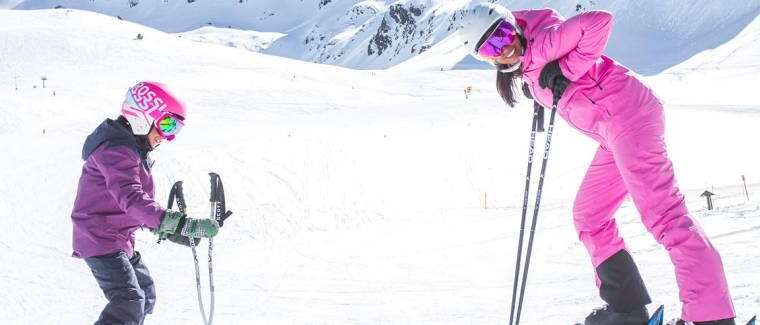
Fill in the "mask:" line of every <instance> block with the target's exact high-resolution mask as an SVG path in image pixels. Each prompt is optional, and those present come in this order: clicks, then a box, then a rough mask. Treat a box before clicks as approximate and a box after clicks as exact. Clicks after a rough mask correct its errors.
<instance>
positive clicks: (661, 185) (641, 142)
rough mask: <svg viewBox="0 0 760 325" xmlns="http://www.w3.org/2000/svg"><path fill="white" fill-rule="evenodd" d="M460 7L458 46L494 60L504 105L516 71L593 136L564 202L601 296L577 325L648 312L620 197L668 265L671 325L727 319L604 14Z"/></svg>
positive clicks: (618, 324)
mask: <svg viewBox="0 0 760 325" xmlns="http://www.w3.org/2000/svg"><path fill="white" fill-rule="evenodd" d="M466 14H467V15H470V17H469V20H466V21H465V23H464V26H463V28H462V30H460V36H461V37H462V40H463V43H464V44H465V47H466V48H467V49H468V50H469V51H470V53H472V54H473V55H474V56H475V57H476V58H479V59H481V60H484V61H487V62H490V63H491V64H493V65H495V66H496V68H497V90H498V92H499V94H500V95H501V97H502V98H503V99H504V101H505V102H506V103H507V104H508V105H509V106H514V104H515V103H516V96H515V94H514V92H515V89H517V88H518V86H516V82H517V81H516V80H515V79H516V78H517V77H520V78H521V79H522V81H523V83H524V84H523V87H522V88H523V89H524V91H525V92H526V94H527V95H528V96H530V97H532V98H534V99H535V100H537V101H538V102H539V103H540V104H541V105H542V106H544V107H552V104H553V103H554V102H555V100H556V101H557V104H558V105H557V113H558V114H559V115H560V116H561V117H562V118H564V119H565V120H566V121H567V122H568V124H570V125H571V126H573V127H574V128H575V129H577V130H579V131H580V132H581V133H583V134H585V135H587V136H589V137H591V138H592V139H594V140H595V141H597V142H598V143H599V149H598V150H597V152H596V156H595V157H594V159H593V161H592V162H591V166H590V167H589V169H588V171H587V173H586V176H585V178H584V180H583V183H582V184H581V187H580V190H579V191H578V194H577V197H576V199H575V205H574V208H573V217H574V221H575V227H576V229H577V231H578V235H579V237H580V240H581V241H582V242H583V243H584V244H585V246H586V248H587V250H588V252H589V253H590V255H591V260H592V263H593V266H594V267H595V271H596V276H597V285H598V287H599V293H600V296H601V298H602V300H604V301H605V302H606V303H607V305H606V306H604V307H602V308H599V309H597V310H595V311H593V312H592V313H591V314H590V315H588V317H586V320H585V324H587V325H592V324H615V325H626V324H635V325H641V324H645V323H646V321H647V318H648V312H647V310H646V308H645V305H647V304H649V303H650V302H651V300H650V297H649V294H648V292H647V290H646V287H645V286H644V282H643V280H642V279H641V276H640V275H639V271H638V269H637V267H636V264H635V263H634V261H633V258H632V257H631V255H630V254H629V252H628V251H627V249H626V245H625V243H624V242H623V239H622V238H621V237H620V234H619V233H618V228H617V225H616V224H615V219H614V218H613V215H614V213H615V210H617V208H618V207H619V206H620V204H621V203H622V202H623V199H624V198H625V197H626V195H628V194H630V195H631V197H632V198H633V202H634V203H635V204H636V207H637V208H638V210H639V212H640V214H641V217H642V221H643V222H644V225H645V226H646V228H647V230H649V232H650V233H652V235H654V237H655V239H656V240H657V241H658V242H659V243H660V244H662V245H663V246H665V249H667V251H668V253H669V254H670V258H671V260H672V262H673V264H674V266H675V271H676V278H677V281H678V287H679V290H680V299H681V302H682V303H683V310H682V319H683V320H678V324H684V323H686V324H691V323H689V322H687V321H691V322H694V324H714V325H717V324H720V325H725V324H734V320H733V318H734V307H733V303H732V301H731V296H730V294H729V289H728V284H727V283H726V277H725V274H724V271H723V265H722V262H721V258H720V256H719V254H718V252H717V251H716V249H715V248H714V247H713V246H712V244H711V243H710V241H709V240H708V239H707V236H706V235H705V233H704V231H703V230H702V229H701V228H700V226H699V225H698V224H697V222H696V221H695V220H694V219H693V218H692V217H691V216H690V215H689V212H688V211H687V209H686V205H685V203H684V197H683V195H682V194H681V193H680V191H679V189H678V187H677V184H676V180H675V177H674V172H673V166H672V164H671V162H670V160H669V158H668V156H667V151H666V149H665V141H664V115H663V108H662V104H661V102H660V101H659V99H658V98H657V97H656V96H655V95H654V94H653V92H652V91H651V90H650V89H649V88H647V86H645V85H644V84H642V83H641V82H640V81H639V80H637V79H636V77H635V76H634V75H633V74H632V73H630V72H629V70H628V69H627V68H626V67H624V66H622V65H621V64H619V63H617V62H615V61H614V60H612V59H610V58H608V57H607V56H604V55H602V51H603V50H604V48H605V47H606V44H607V40H608V38H609V36H610V32H611V28H612V15H611V14H610V13H608V12H604V11H590V12H585V13H582V14H579V15H577V16H575V17H572V18H570V19H567V20H565V19H564V18H562V17H561V16H560V15H559V14H558V13H557V12H556V11H555V10H553V9H540V10H524V11H514V12H510V11H509V10H507V9H506V8H504V7H502V6H499V5H495V4H491V3H475V4H473V5H472V7H470V8H469V10H468V11H467V13H466ZM465 19H468V18H465ZM632 46H634V45H632ZM684 320H686V321H684Z"/></svg>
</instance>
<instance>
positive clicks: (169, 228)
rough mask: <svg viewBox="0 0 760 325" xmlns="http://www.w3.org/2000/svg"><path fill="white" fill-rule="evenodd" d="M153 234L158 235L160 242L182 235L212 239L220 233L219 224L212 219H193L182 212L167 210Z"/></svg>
mask: <svg viewBox="0 0 760 325" xmlns="http://www.w3.org/2000/svg"><path fill="white" fill-rule="evenodd" d="M152 232H153V233H154V234H156V235H158V240H159V241H161V240H165V239H171V238H174V239H177V238H176V237H177V236H180V235H181V236H184V237H188V238H211V237H214V236H216V234H218V233H219V223H218V222H216V220H211V219H192V218H188V217H187V216H185V214H184V213H182V212H178V211H172V210H166V212H165V213H164V216H163V217H162V218H161V224H160V225H159V226H158V229H154V230H152ZM172 241H174V240H172Z"/></svg>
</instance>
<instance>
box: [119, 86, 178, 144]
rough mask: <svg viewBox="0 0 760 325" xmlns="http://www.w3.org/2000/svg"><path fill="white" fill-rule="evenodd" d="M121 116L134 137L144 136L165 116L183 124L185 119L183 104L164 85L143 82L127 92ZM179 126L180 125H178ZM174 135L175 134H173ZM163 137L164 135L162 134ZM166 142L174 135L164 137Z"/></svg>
mask: <svg viewBox="0 0 760 325" xmlns="http://www.w3.org/2000/svg"><path fill="white" fill-rule="evenodd" d="M125 97H126V98H125V99H124V104H122V106H121V115H122V116H124V117H125V118H126V119H127V121H129V125H130V126H131V127H132V133H134V134H135V135H146V134H148V133H149V132H150V129H151V127H156V128H157V129H158V128H159V126H158V125H157V121H161V120H162V119H163V118H165V117H166V116H167V115H170V116H171V117H173V118H175V119H176V120H178V122H179V123H180V124H184V120H185V118H186V116H187V115H186V109H185V104H184V103H183V102H182V101H180V100H179V99H178V98H177V97H174V95H173V94H172V93H171V92H170V91H169V89H168V88H167V87H166V85H163V84H161V83H158V82H153V81H143V82H140V83H138V84H136V85H134V86H133V87H132V88H129V90H127V94H126V96H125ZM180 126H181V125H180ZM175 133H176V132H175ZM162 135H164V133H162ZM164 137H165V138H166V139H167V140H170V141H171V140H173V139H174V134H171V135H164Z"/></svg>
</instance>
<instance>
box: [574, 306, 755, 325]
mask: <svg viewBox="0 0 760 325" xmlns="http://www.w3.org/2000/svg"><path fill="white" fill-rule="evenodd" d="M664 310H665V306H664V305H660V307H658V308H657V310H655V312H654V314H653V315H652V317H650V318H649V321H648V322H647V325H663V321H664V319H665V312H664ZM668 324H672V323H668ZM575 325H583V323H575ZM746 325H757V316H752V318H751V319H750V320H749V321H748V322H747V324H746Z"/></svg>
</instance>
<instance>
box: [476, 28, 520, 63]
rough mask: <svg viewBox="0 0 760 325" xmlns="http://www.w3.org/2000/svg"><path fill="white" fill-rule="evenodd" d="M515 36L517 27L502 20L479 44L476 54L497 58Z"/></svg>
mask: <svg viewBox="0 0 760 325" xmlns="http://www.w3.org/2000/svg"><path fill="white" fill-rule="evenodd" d="M516 38H517V29H516V28H515V26H513V25H512V24H510V23H509V22H507V21H506V20H502V21H501V22H499V24H498V25H497V26H496V28H494V30H493V31H492V32H491V34H490V35H488V37H487V38H486V40H485V41H483V44H482V45H480V47H479V48H478V55H480V56H481V57H483V58H487V59H490V58H497V57H499V56H501V52H502V50H503V49H504V48H505V47H507V46H509V45H510V44H512V43H513V42H514V41H515V39H516Z"/></svg>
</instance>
